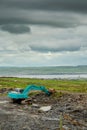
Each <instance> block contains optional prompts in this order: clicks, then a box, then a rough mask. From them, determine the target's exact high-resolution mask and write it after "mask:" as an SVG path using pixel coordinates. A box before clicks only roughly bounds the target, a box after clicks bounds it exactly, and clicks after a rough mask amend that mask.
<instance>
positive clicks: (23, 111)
mask: <svg viewBox="0 0 87 130" xmlns="http://www.w3.org/2000/svg"><path fill="white" fill-rule="evenodd" d="M4 92H5V91H2V90H0V130H87V94H69V93H64V94H61V95H62V96H60V97H56V98H55V96H53V95H51V96H46V95H45V94H44V93H39V94H35V95H32V96H31V97H30V101H29V102H28V103H26V102H22V104H21V105H20V104H13V103H12V102H10V99H9V98H8V97H7V96H6V95H3V94H4ZM5 93H6V92H5ZM44 106H45V107H48V108H50V109H49V110H42V109H41V108H42V107H44Z"/></svg>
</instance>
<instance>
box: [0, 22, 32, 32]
mask: <svg viewBox="0 0 87 130" xmlns="http://www.w3.org/2000/svg"><path fill="white" fill-rule="evenodd" d="M1 29H2V30H4V31H8V32H10V33H16V34H20V33H21V34H22V33H29V32H30V28H29V27H27V26H25V25H18V24H13V25H12V24H6V25H2V26H1Z"/></svg>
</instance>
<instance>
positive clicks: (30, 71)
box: [0, 66, 87, 79]
mask: <svg viewBox="0 0 87 130" xmlns="http://www.w3.org/2000/svg"><path fill="white" fill-rule="evenodd" d="M0 77H22V78H44V79H54V78H56V79H81V78H85V79H87V66H74V67H73V66H65V67H64V66H59V67H21V68H18V67H0Z"/></svg>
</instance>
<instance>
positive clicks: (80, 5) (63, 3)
mask: <svg viewBox="0 0 87 130" xmlns="http://www.w3.org/2000/svg"><path fill="white" fill-rule="evenodd" d="M0 5H1V6H4V7H15V8H22V9H35V10H36V9H40V10H66V11H69V10H70V11H78V12H87V0H32V1H31V0H3V1H2V0H0Z"/></svg>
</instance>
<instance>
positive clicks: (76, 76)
mask: <svg viewBox="0 0 87 130" xmlns="http://www.w3.org/2000/svg"><path fill="white" fill-rule="evenodd" d="M0 78H31V79H61V80H62V79H66V80H76V79H77V80H78V79H87V74H58V75H39V74H35V75H0Z"/></svg>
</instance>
